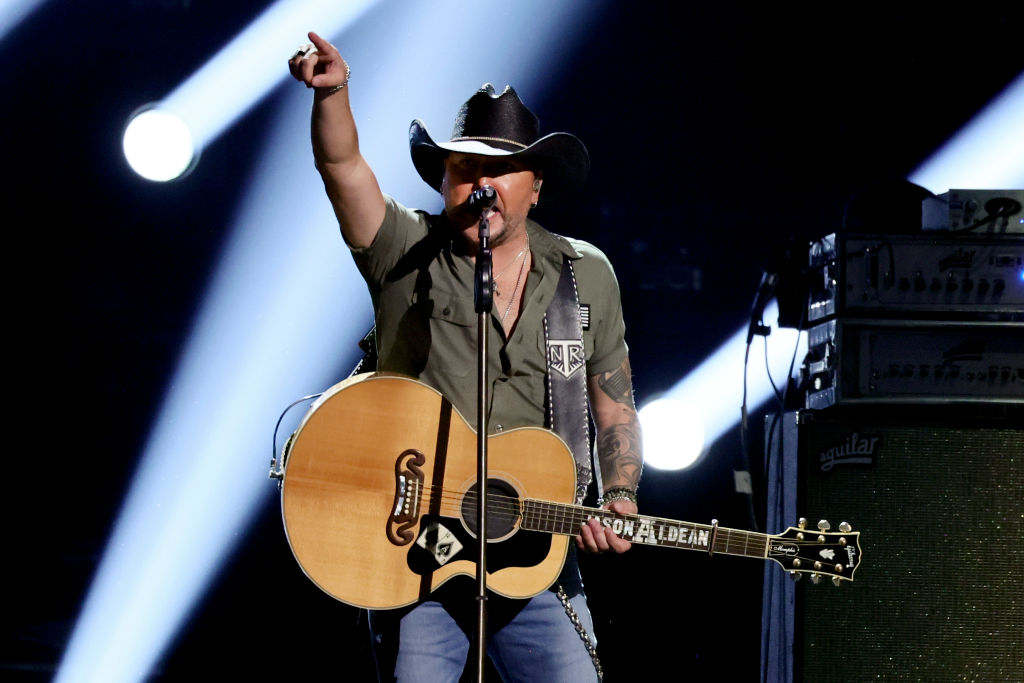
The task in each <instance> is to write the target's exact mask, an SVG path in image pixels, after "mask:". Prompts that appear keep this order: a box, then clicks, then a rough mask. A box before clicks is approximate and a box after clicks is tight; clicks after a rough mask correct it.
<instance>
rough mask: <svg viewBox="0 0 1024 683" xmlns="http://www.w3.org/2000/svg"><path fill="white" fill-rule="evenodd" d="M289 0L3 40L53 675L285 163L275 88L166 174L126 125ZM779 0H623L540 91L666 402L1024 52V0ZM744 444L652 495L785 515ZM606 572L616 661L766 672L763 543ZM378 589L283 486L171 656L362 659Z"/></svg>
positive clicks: (14, 431)
mask: <svg viewBox="0 0 1024 683" xmlns="http://www.w3.org/2000/svg"><path fill="white" fill-rule="evenodd" d="M267 5H268V3H264V2H216V3H214V2H202V1H195V0H193V1H191V2H189V1H188V0H131V1H127V0H126V1H124V2H106V3H76V2H65V1H59V0H54V1H53V2H51V3H49V4H47V5H44V6H43V8H42V9H41V10H40V11H38V12H37V13H35V14H34V15H32V16H31V17H30V18H29V19H28V20H27V21H25V22H24V23H23V24H21V25H20V26H19V27H18V28H16V29H15V30H14V31H13V32H12V33H11V34H9V35H8V36H7V37H6V38H5V39H4V40H3V42H2V43H0V59H2V63H3V64H4V68H3V71H2V76H0V79H2V80H0V92H2V93H3V101H4V107H3V111H4V114H3V117H4V124H3V138H2V139H3V148H4V151H5V152H6V155H5V156H6V159H5V163H4V168H3V171H2V172H3V174H4V182H3V188H4V195H5V206H6V209H7V211H6V217H5V220H4V224H5V226H6V228H7V229H6V231H5V232H6V234H7V235H8V236H9V240H8V244H7V248H6V249H5V252H6V261H7V264H8V265H7V268H6V269H5V272H6V274H7V278H6V279H7V281H8V282H7V288H6V289H7V292H8V296H7V297H6V300H7V302H8V311H9V315H8V324H7V330H8V332H7V338H8V343H9V345H10V346H9V348H10V350H9V352H8V354H7V361H8V367H9V370H8V373H7V374H8V377H9V380H10V381H9V382H8V385H7V386H8V393H9V395H10V397H11V400H12V403H14V404H15V406H16V408H15V412H14V413H13V419H12V420H11V421H10V423H9V424H8V430H7V431H8V434H9V435H10V436H9V440H8V443H9V444H11V445H12V446H13V448H12V449H11V451H10V452H9V453H8V458H7V461H8V463H10V466H11V467H10V469H8V472H9V475H10V476H9V478H8V486H7V495H6V496H5V497H4V500H5V508H7V511H6V515H5V516H6V519H7V524H6V530H7V538H8V543H7V552H6V553H5V556H6V557H5V562H4V565H5V574H7V575H8V580H7V581H6V582H5V583H6V585H7V587H8V589H9V591H10V596H9V597H8V598H7V600H6V606H5V608H4V609H3V610H2V611H3V613H4V617H3V621H4V632H5V636H4V638H3V642H4V645H3V646H2V650H0V673H2V675H3V677H4V678H5V679H11V678H13V677H14V676H16V675H17V676H20V677H21V678H24V679H25V680H36V679H39V680H45V679H48V678H50V677H51V676H52V673H53V671H54V670H55V667H56V665H57V663H58V662H59V659H60V656H61V653H62V651H63V648H64V645H65V644H66V642H67V639H68V638H69V636H70V633H71V630H72V628H73V626H74V620H75V618H76V616H77V613H78V608H79V605H80V602H81V600H82V599H83V597H84V595H85V593H86V590H87V588H88V586H89V582H90V580H91V578H92V572H93V570H94V568H95V564H96V562H97V561H98V559H99V557H100V555H101V553H102V551H103V548H104V545H105V543H106V540H107V535H108V532H109V529H110V525H111V524H112V522H113V520H114V517H115V514H116V512H117V509H118V506H119V504H120V501H121V500H122V498H123V496H124V494H125V489H126V486H127V483H128V479H129V476H130V475H131V473H132V471H133V469H134V465H135V462H136V459H137V458H138V455H139V453H140V451H141V448H142V445H143V443H144V440H145V438H146V435H147V433H148V429H149V426H150V422H151V420H152V418H153V415H154V411H155V409H156V408H157V406H158V405H159V402H160V399H161V396H162V392H163V388H164V385H165V383H166V381H167V379H168V377H169V376H170V375H171V373H172V371H173V369H174V364H175V362H176V361H177V358H178V354H179V352H180V351H181V349H182V345H183V342H184V339H185V335H186V333H187V331H188V329H189V323H190V321H191V316H192V315H193V313H194V312H195V310H196V306H197V301H198V300H199V298H200V296H201V294H202V291H203V288H204V286H205V284H206V282H207V279H208V275H209V273H210V271H211V269H212V268H213V267H214V265H215V264H216V259H217V255H218V253H219V249H220V247H221V246H222V239H223V237H224V234H225V226H226V225H227V224H228V222H229V219H230V215H231V213H232V211H233V208H234V206H235V203H236V201H237V200H238V198H239V193H240V190H241V187H240V185H241V183H239V182H235V181H238V180H242V179H244V178H245V177H246V176H247V174H248V172H249V171H250V170H251V169H252V167H253V165H254V164H256V163H258V159H257V158H256V155H255V154H254V150H256V149H258V145H248V144H244V141H246V140H250V139H256V140H258V139H260V137H261V135H263V134H264V131H265V130H266V126H267V125H268V121H267V120H266V118H267V117H266V113H265V111H264V110H263V109H261V108H256V109H254V110H253V111H252V112H250V113H249V114H248V115H246V116H245V117H244V118H243V119H242V120H241V121H239V122H238V123H237V124H236V125H235V126H234V127H233V128H232V129H230V130H229V131H228V132H227V133H226V134H225V135H223V136H222V137H221V138H220V139H219V141H217V142H216V143H214V144H212V145H211V146H210V147H209V148H207V149H206V150H205V151H204V155H203V158H202V161H201V164H200V165H199V167H198V168H197V169H196V171H195V172H194V173H192V174H191V175H190V176H188V178H186V179H185V180H183V181H180V182H177V183H170V184H166V185H161V184H155V183H149V182H146V181H143V180H141V179H139V178H138V177H137V176H135V175H134V173H133V172H132V171H130V170H129V169H128V167H127V165H126V164H125V162H124V159H123V157H122V156H121V154H120V151H119V148H120V135H121V129H122V126H123V125H124V122H125V121H126V120H127V118H128V116H129V114H130V113H131V112H132V111H133V110H134V109H135V108H136V107H138V106H139V104H140V103H143V102H147V101H151V100H156V99H158V98H159V97H161V96H163V95H164V94H166V93H167V92H169V91H170V90H172V89H173V88H174V87H175V86H176V85H177V84H178V83H180V82H181V81H182V80H183V79H184V78H185V77H187V76H188V75H189V74H190V73H192V71H193V70H194V69H196V68H197V67H198V66H200V65H201V64H202V63H203V62H204V61H205V60H206V59H207V58H208V57H209V56H210V55H211V54H213V53H214V52H215V51H216V50H217V49H218V48H219V47H220V46H221V45H222V44H223V43H225V42H226V41H228V40H230V38H231V37H233V36H234V35H235V34H236V33H237V32H238V31H239V30H241V29H242V28H243V27H244V26H245V25H247V24H248V23H249V22H250V21H251V20H252V19H253V18H255V17H256V16H257V15H258V14H259V12H260V11H261V10H262V9H263V8H264V7H266V6H267ZM772 5H773V9H770V10H769V9H765V8H761V9H753V10H752V9H750V8H747V7H745V6H743V5H738V4H728V3H628V4H627V3H619V4H615V5H609V7H608V8H607V9H606V11H605V13H604V15H603V17H602V19H601V20H599V21H596V22H594V28H593V29H592V31H591V32H590V33H589V34H588V35H587V36H586V37H585V38H584V40H583V41H582V47H581V49H580V50H579V52H578V53H577V54H576V55H575V56H574V57H573V58H572V61H571V62H570V63H569V64H568V65H566V67H565V68H564V70H563V72H562V73H563V75H562V78H564V80H565V85H566V87H564V88H557V87H553V88H550V89H549V90H548V92H549V96H548V98H547V99H546V100H545V101H543V102H531V103H529V104H531V106H533V107H534V108H535V110H536V111H537V112H538V114H539V115H540V118H541V121H542V125H543V127H544V129H545V130H548V131H550V130H569V131H572V132H574V133H575V134H577V135H578V136H579V137H580V138H582V139H583V140H584V141H586V143H587V145H588V148H589V150H590V153H591V157H592V159H593V160H594V170H593V174H592V176H591V178H590V181H589V183H588V186H587V189H586V192H585V194H584V196H583V197H582V198H580V202H579V203H578V204H577V205H574V206H572V207H566V206H559V205H554V206H549V207H542V210H541V213H540V219H541V221H542V222H544V223H545V224H548V225H550V227H552V228H554V229H556V230H565V231H566V232H569V228H562V227H560V222H562V221H564V220H566V216H567V215H568V214H569V212H570V211H572V212H575V213H574V216H575V218H574V219H573V224H574V225H585V226H587V227H586V231H585V234H580V235H579V236H581V237H585V238H586V239H589V240H590V241H592V242H594V243H595V244H597V245H598V246H599V247H601V248H602V249H604V250H605V251H606V252H607V253H608V254H609V255H610V256H611V258H612V260H613V262H614V263H615V265H616V268H617V272H618V275H619V278H620V282H621V285H622V293H623V302H624V308H625V314H626V323H627V328H628V341H629V344H630V348H631V356H632V362H633V367H634V370H635V374H636V376H635V387H636V391H637V398H638V400H639V401H640V402H643V401H644V400H646V399H648V398H650V397H652V396H655V395H657V394H658V393H659V392H660V391H663V390H665V389H667V388H669V387H670V386H671V385H672V384H673V383H674V382H675V381H676V380H677V379H678V378H680V377H682V376H683V375H684V374H685V373H686V372H687V371H688V370H690V369H691V368H693V367H694V366H695V365H696V364H697V363H699V362H700V361H701V360H702V359H703V358H704V357H705V356H706V355H707V354H708V353H709V352H711V351H712V350H714V349H715V348H716V347H717V345H718V344H719V343H720V342H721V341H722V340H724V339H725V337H727V336H728V335H729V334H730V333H732V332H733V331H734V330H735V329H737V328H738V327H739V326H740V325H742V324H744V323H745V321H746V317H747V314H748V310H749V306H750V302H751V300H752V297H753V293H754V291H755V288H756V286H757V283H758V280H759V278H760V273H761V269H762V266H763V265H764V262H765V258H766V255H767V253H768V252H769V250H770V249H772V248H773V247H775V246H777V245H779V244H782V243H784V242H785V241H786V240H787V239H789V238H790V237H796V238H797V239H806V238H812V237H816V236H820V235H823V234H826V233H828V232H832V231H834V230H835V229H836V228H838V227H839V226H840V225H841V222H842V217H843V213H844V207H845V205H846V202H847V200H848V199H849V198H850V197H851V196H853V195H854V194H856V193H858V192H861V191H863V190H865V189H866V188H870V187H872V186H874V185H876V184H877V183H880V182H885V181H889V180H892V179H899V178H902V177H905V176H906V175H907V174H909V173H910V172H911V171H913V170H914V169H915V168H916V167H917V166H918V165H919V164H920V163H921V162H922V161H923V160H924V159H925V158H927V157H928V155H929V154H930V153H931V152H933V151H934V150H936V149H937V148H938V147H939V146H940V145H941V144H942V143H943V142H944V141H946V140H947V139H948V138H949V137H950V136H952V135H953V134H954V133H955V132H956V131H957V130H958V128H959V127H960V126H961V125H962V124H964V123H965V122H966V121H967V120H968V119H969V118H970V117H971V116H972V115H973V114H974V113H976V112H977V111H978V110H979V109H980V108H981V107H982V106H983V105H984V104H985V103H986V102H988V101H989V100H990V99H991V98H992V97H993V96H994V95H995V94H997V93H998V92H999V91H1000V90H1001V89H1002V88H1003V87H1005V86H1006V85H1007V84H1008V83H1009V82H1010V81H1011V80H1012V79H1013V78H1014V77H1015V76H1016V75H1017V74H1019V73H1020V72H1021V71H1022V70H1024V51H1022V50H1021V49H1020V35H1021V30H1022V27H1024V24H1022V21H1024V8H1022V5H1021V3H1019V2H1006V3H989V4H978V3H971V4H967V3H930V5H929V7H928V9H927V11H925V10H924V9H922V8H921V7H920V6H919V5H917V3H914V4H907V6H906V7H902V6H901V5H900V3H886V4H878V5H872V4H865V3H858V4H857V5H856V6H853V5H852V4H851V5H850V6H849V7H848V8H847V9H838V8H832V9H828V10H824V9H821V8H816V9H814V10H808V11H807V12H801V13H797V12H794V11H792V10H790V11H788V12H783V13H779V12H777V11H776V9H774V5H776V4H775V3H773V4H772ZM298 38H300V37H297V39H298ZM382 49H384V48H383V47H382ZM283 68H284V64H283V61H282V69H283ZM456 104H457V103H453V108H454V106H455V105H456ZM927 189H928V190H931V191H933V192H935V193H941V192H944V191H946V190H947V189H949V188H927ZM581 216H582V219H583V220H580V217H581ZM324 229H327V230H329V229H333V226H324ZM737 411H738V407H737ZM752 423H753V424H754V425H758V424H759V420H758V419H757V416H756V415H755V418H754V419H753V421H752ZM268 429H269V427H268ZM753 437H754V438H753V443H752V450H753V452H754V453H756V452H757V449H758V447H759V446H758V444H759V440H760V437H759V436H758V435H757V430H756V429H755V432H754V435H753ZM739 444H740V440H739V435H738V433H737V431H736V430H734V431H733V432H730V433H729V434H727V435H726V436H725V437H723V438H722V439H721V440H720V441H719V442H718V443H717V444H716V445H715V446H714V447H713V448H712V450H711V452H710V453H709V454H708V457H706V458H705V459H704V460H703V461H702V463H701V464H700V465H699V466H698V467H696V468H694V469H691V470H687V471H685V472H680V473H671V474H665V473H659V474H649V475H648V478H647V479H646V480H645V482H644V487H643V489H642V494H643V500H642V504H643V510H644V511H645V512H647V513H650V514H654V515H658V516H664V517H671V518H676V519H687V520H692V521H698V522H708V521H709V520H710V519H711V518H717V519H719V520H720V522H721V523H722V524H723V525H725V526H734V527H739V528H754V527H755V526H757V525H759V524H760V520H752V519H751V518H750V513H749V510H750V505H749V501H748V500H747V499H746V498H745V497H742V496H739V495H737V494H736V493H735V492H734V490H733V479H732V470H733V469H734V468H736V467H737V466H740V465H742V461H743V458H742V457H741V453H740V447H739ZM753 465H754V466H753V470H754V477H755V483H760V481H759V476H758V472H757V456H755V457H754V461H753ZM760 495H761V490H760V487H758V490H757V495H756V496H755V509H756V510H757V514H758V515H760V514H761V505H762V503H761V500H760ZM810 514H820V513H819V511H811V512H810ZM585 559H589V558H585ZM583 569H584V580H585V581H586V583H587V585H588V589H589V592H590V594H591V603H592V606H593V611H594V615H595V618H596V620H597V628H598V635H599V637H600V638H601V648H602V655H603V659H604V661H605V666H606V669H607V671H608V678H607V679H606V680H609V681H611V680H643V679H645V678H648V677H653V672H655V671H658V670H659V669H660V668H661V667H665V668H667V669H668V670H669V671H672V672H675V673H673V674H671V675H670V676H669V678H672V679H674V678H685V677H686V676H687V675H690V676H692V679H693V680H701V679H705V678H709V677H711V676H712V675H714V676H715V677H717V676H722V677H729V676H731V677H733V678H737V679H739V680H756V678H757V676H758V657H759V647H760V591H761V581H762V578H761V577H762V569H763V567H762V565H761V563H759V562H758V561H752V560H743V559H737V558H727V557H716V558H713V559H709V558H707V557H705V556H703V555H701V554H697V553H685V552H681V553H672V552H670V551H667V550H657V549H648V548H636V549H634V550H633V551H632V552H631V553H629V554H628V555H626V556H623V557H616V558H601V559H599V560H594V561H585V562H584V567H583ZM828 589H831V587H828ZM821 590H826V588H825V587H821ZM357 616H358V615H357V614H356V613H355V612H354V611H353V610H350V609H349V608H347V607H344V606H342V605H339V604H338V603H336V602H335V601H333V600H332V599H331V598H329V597H327V596H325V595H324V594H322V593H320V592H319V591H318V589H316V588H315V587H314V586H313V585H312V584H310V583H309V582H308V581H306V580H305V578H304V577H303V576H302V574H301V573H300V572H299V570H298V568H297V566H296V565H295V562H294V560H293V558H292V557H291V554H290V552H289V550H288V547H287V544H286V542H285V539H284V535H283V533H282V532H281V528H280V518H279V513H278V511H277V507H276V505H274V504H269V503H268V505H267V506H266V508H265V510H263V512H262V513H261V514H260V516H259V518H258V520H257V523H256V525H255V526H254V527H253V532H252V533H250V534H249V536H247V537H246V538H245V539H243V540H242V542H241V544H240V546H239V549H238V550H237V552H236V553H234V555H233V556H232V558H231V561H230V562H229V564H228V565H227V566H226V567H225V568H224V569H223V570H222V572H221V574H220V575H219V576H218V577H217V579H216V582H215V584H214V586H213V587H212V589H211V590H210V591H209V593H208V595H207V598H206V599H205V601H203V602H202V603H201V604H200V606H199V608H198V609H197V611H196V612H194V613H193V615H192V617H191V619H190V620H189V621H188V622H187V623H186V625H185V626H184V628H183V631H182V634H181V636H180V637H179V639H178V640H177V642H176V643H175V644H174V645H173V646H172V647H171V648H170V649H169V650H168V652H167V653H166V655H165V656H164V658H163V659H162V660H161V662H160V663H159V666H158V668H157V669H156V670H155V671H154V672H153V673H152V678H153V679H154V680H168V681H170V680H192V679H200V680H201V679H203V678H206V677H207V676H208V675H211V674H213V673H217V674H222V675H246V676H251V675H253V674H260V673H264V674H281V675H287V676H288V677H289V679H296V678H297V679H310V680H318V679H321V678H322V679H334V680H362V679H363V677H364V676H366V675H368V674H367V672H368V669H367V666H368V660H367V659H366V653H365V649H364V647H363V644H362V641H361V637H360V635H359V634H361V633H362V631H361V630H360V627H359V626H358V625H357V624H356V620H357ZM677 674H678V675H677Z"/></svg>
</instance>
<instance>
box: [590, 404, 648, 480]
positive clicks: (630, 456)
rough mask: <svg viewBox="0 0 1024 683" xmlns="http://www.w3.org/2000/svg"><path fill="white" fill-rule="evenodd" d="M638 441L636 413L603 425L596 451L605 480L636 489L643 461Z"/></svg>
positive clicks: (639, 439) (638, 421)
mask: <svg viewBox="0 0 1024 683" xmlns="http://www.w3.org/2000/svg"><path fill="white" fill-rule="evenodd" d="M641 445H642V444H641V437H640V420H639V419H637V417H636V415H635V414H634V415H633V418H632V419H631V420H630V421H629V422H626V423H623V424H617V425H610V426H608V427H605V428H604V429H602V430H601V432H600V434H598V437H597V453H598V457H599V458H600V461H601V470H602V472H603V474H604V479H605V481H609V482H616V484H615V485H617V486H629V487H630V488H634V489H635V488H636V487H637V485H638V484H639V483H640V472H641V470H642V469H643V464H644V459H643V455H642V450H641Z"/></svg>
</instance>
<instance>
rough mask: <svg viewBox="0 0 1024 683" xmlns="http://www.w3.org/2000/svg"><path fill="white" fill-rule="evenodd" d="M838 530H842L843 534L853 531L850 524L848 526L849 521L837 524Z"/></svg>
mask: <svg viewBox="0 0 1024 683" xmlns="http://www.w3.org/2000/svg"><path fill="white" fill-rule="evenodd" d="M839 530H840V531H842V532H843V533H844V534H848V533H850V532H851V531H853V527H852V526H850V523H849V522H842V523H841V524H840V525H839Z"/></svg>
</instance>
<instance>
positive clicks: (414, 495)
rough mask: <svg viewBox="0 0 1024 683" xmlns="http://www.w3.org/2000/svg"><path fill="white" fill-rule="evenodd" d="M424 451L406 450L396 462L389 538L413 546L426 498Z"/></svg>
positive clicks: (400, 543) (397, 543)
mask: <svg viewBox="0 0 1024 683" xmlns="http://www.w3.org/2000/svg"><path fill="white" fill-rule="evenodd" d="M426 461H427V459H426V457H424V455H423V453H421V452H420V451H417V450H415V449H408V450H406V451H403V452H402V454H401V455H399V456H398V459H397V460H396V461H395V502H394V505H393V506H392V508H391V515H390V516H389V517H388V531H387V534H388V540H389V541H391V542H392V543H394V544H395V545H398V546H402V545H409V544H410V543H412V541H413V539H414V538H415V536H416V535H415V534H414V533H413V531H412V528H413V527H414V526H416V524H417V523H418V522H419V519H420V500H421V499H422V497H423V470H422V469H421V468H422V467H423V464H424V463H425V462H426Z"/></svg>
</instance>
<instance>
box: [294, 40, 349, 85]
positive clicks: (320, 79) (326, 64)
mask: <svg viewBox="0 0 1024 683" xmlns="http://www.w3.org/2000/svg"><path fill="white" fill-rule="evenodd" d="M309 39H310V41H312V42H311V43H309V44H306V45H302V46H300V47H299V49H298V50H297V51H296V52H295V54H294V55H292V57H291V59H289V60H288V70H289V71H290V72H291V74H292V77H293V78H295V80H297V81H302V82H303V83H305V84H306V87H307V88H337V87H340V86H344V85H345V84H347V83H348V77H349V74H350V73H351V72H350V70H349V67H348V64H347V63H346V62H345V60H344V59H342V57H341V54H340V53H339V52H338V48H336V47H334V46H333V45H331V44H330V43H329V42H327V41H326V40H324V39H323V38H321V37H320V36H318V35H317V34H316V33H314V32H313V31H310V32H309Z"/></svg>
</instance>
